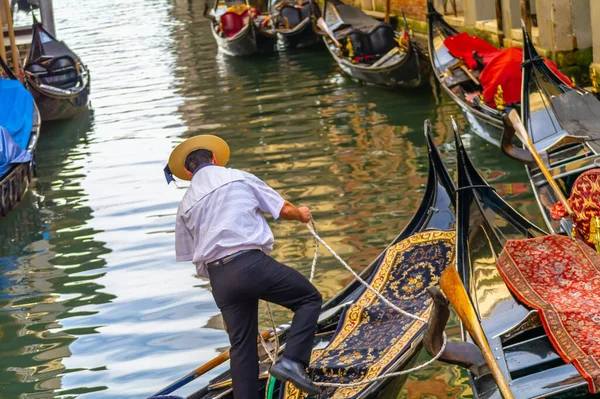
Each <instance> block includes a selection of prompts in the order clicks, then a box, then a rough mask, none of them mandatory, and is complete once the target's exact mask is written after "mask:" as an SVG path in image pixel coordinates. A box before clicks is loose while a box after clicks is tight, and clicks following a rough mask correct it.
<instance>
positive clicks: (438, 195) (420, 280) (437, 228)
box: [153, 129, 455, 399]
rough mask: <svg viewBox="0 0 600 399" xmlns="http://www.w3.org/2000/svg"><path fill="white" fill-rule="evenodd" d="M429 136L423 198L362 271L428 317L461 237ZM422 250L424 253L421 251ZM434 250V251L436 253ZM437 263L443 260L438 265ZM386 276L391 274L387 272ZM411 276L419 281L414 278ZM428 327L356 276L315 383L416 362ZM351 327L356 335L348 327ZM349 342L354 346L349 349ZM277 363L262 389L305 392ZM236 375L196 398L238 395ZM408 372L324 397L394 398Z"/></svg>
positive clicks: (328, 325) (342, 296)
mask: <svg viewBox="0 0 600 399" xmlns="http://www.w3.org/2000/svg"><path fill="white" fill-rule="evenodd" d="M428 130H429V129H428ZM428 142H429V146H430V151H429V175H428V180H427V185H426V187H425V192H424V196H423V200H422V202H421V204H420V206H419V208H418V210H417V212H416V213H415V215H414V216H413V218H412V219H411V221H410V222H409V223H408V225H407V226H406V227H405V229H404V230H403V231H402V232H401V233H400V234H399V235H398V236H397V238H396V239H394V241H392V242H391V244H390V245H389V246H388V248H386V250H384V251H383V252H382V254H381V255H379V256H378V257H377V258H376V259H375V260H374V261H373V262H372V263H371V264H370V265H369V266H368V267H367V268H366V269H365V270H364V271H363V272H362V273H361V276H362V278H363V279H365V280H366V281H368V282H370V283H371V284H372V285H373V287H374V288H375V289H378V290H380V291H379V292H382V293H383V294H384V295H386V297H387V298H388V299H390V300H392V301H393V302H394V303H396V305H397V306H399V307H401V308H403V309H406V310H408V311H411V312H413V313H417V314H421V315H423V317H424V318H427V316H426V315H427V314H428V311H429V309H430V306H431V300H430V299H429V297H428V295H427V293H426V291H425V289H426V287H427V286H429V284H434V285H435V284H436V283H437V278H438V276H439V274H440V273H441V270H443V269H444V268H445V267H446V266H447V265H450V264H452V262H453V258H454V249H453V248H454V236H455V232H454V220H455V217H454V209H453V198H454V185H453V183H452V180H451V178H450V176H449V174H448V172H447V170H446V169H445V168H444V165H443V163H442V161H441V159H440V155H439V153H438V152H437V150H434V149H432V148H433V147H432V145H433V144H432V143H433V141H432V139H431V137H428ZM421 250H423V251H421ZM411 251H412V252H411ZM416 253H423V254H424V255H422V256H421V255H414V254H416ZM411 254H412V255H414V257H413V258H411V260H407V261H406V262H403V261H402V260H403V259H404V256H409V255H411ZM412 255H411V256H412ZM429 255H431V256H432V257H431V258H428V256H429ZM434 264H435V266H433V265H434ZM418 265H421V266H423V267H425V268H426V269H427V268H428V267H429V266H430V265H431V269H430V270H429V269H428V270H424V269H423V268H421V266H418ZM397 275H404V277H403V278H401V279H396V278H394V277H395V276H397ZM386 276H387V277H388V278H385V277H386ZM411 279H416V280H415V281H411ZM382 282H383V283H382ZM387 282H390V284H387ZM392 283H393V284H392ZM399 283H400V284H399ZM419 284H421V285H419ZM391 286H394V287H397V291H395V294H394V295H392V291H394V290H396V288H393V289H391V290H389V288H390V287H391ZM417 286H418V287H421V288H419V290H418V291H417V292H413V291H411V290H412V289H414V288H415V287H417ZM403 289H406V290H408V291H406V292H405V294H406V296H405V297H404V298H403V299H401V298H399V297H397V296H396V295H397V294H398V293H399V292H404V291H403ZM401 296H402V295H401ZM363 312H367V313H368V314H369V315H370V317H371V318H372V319H373V320H374V319H377V321H376V322H375V321H374V323H373V324H369V323H365V322H368V320H369V318H366V317H364V315H363ZM357 317H358V319H357ZM357 320H358V323H356V324H355V325H354V327H353V328H350V329H348V328H345V327H348V326H349V325H350V324H351V323H354V322H355V321H357ZM365 328H370V331H369V334H368V336H369V340H368V342H365V340H364V339H363V337H364V336H366V335H365V333H366V332H365V330H364V329H365ZM424 329H425V327H424V325H423V323H421V322H418V321H415V320H414V319H409V318H407V317H406V316H403V315H400V314H398V313H396V312H395V311H394V310H393V309H391V308H387V305H385V306H383V305H382V304H380V303H378V300H377V299H376V298H375V297H374V296H373V294H372V293H371V292H370V291H368V290H366V288H365V287H364V286H363V285H361V284H360V282H358V281H356V280H354V281H353V282H351V283H350V284H349V285H348V286H346V287H345V288H344V289H342V290H341V291H340V292H339V293H338V294H337V295H336V296H334V297H333V298H332V299H330V300H329V301H328V302H327V303H326V304H324V305H323V308H322V312H321V316H320V319H319V324H318V330H317V335H316V338H315V342H314V349H315V350H316V351H318V352H314V353H313V360H312V363H311V365H310V366H309V371H310V373H311V375H312V378H313V379H314V380H315V381H319V382H323V381H329V382H341V383H345V382H350V381H360V380H364V379H365V378H366V377H365V375H369V378H370V377H372V376H374V375H378V374H379V373H381V372H391V371H396V370H401V369H404V368H407V367H410V366H411V365H413V364H414V363H415V361H416V358H417V355H418V354H419V352H420V349H421V342H422V339H423V333H424ZM349 331H351V333H348V332H349ZM278 332H279V340H280V342H281V344H282V345H285V342H286V334H287V326H286V325H284V326H281V327H280V328H278ZM346 333H348V334H346ZM344 334H346V335H344ZM386 340H390V341H386ZM359 344H362V345H359ZM271 345H272V343H271ZM344 345H347V346H346V347H344ZM259 348H260V346H259ZM361 351H370V356H371V360H370V361H369V364H370V365H371V366H372V367H371V368H370V369H364V368H362V367H364V366H365V365H364V364H362V363H364V362H363V361H361V360H360V356H355V357H352V356H353V355H351V354H352V353H355V354H356V353H360V352H361ZM340 363H342V364H347V367H348V368H344V367H339V365H340ZM269 364H270V362H269V359H268V357H267V356H266V355H265V352H264V351H262V356H261V368H260V369H261V370H262V371H263V372H264V373H263V374H262V375H261V386H262V392H261V395H265V390H267V393H268V395H267V396H266V397H267V398H286V399H291V398H300V397H303V396H301V395H300V393H299V392H298V391H297V390H295V389H294V388H293V386H290V384H289V383H288V384H285V385H283V386H282V384H280V383H279V382H275V381H274V380H272V379H271V380H268V379H267V370H268V367H269ZM335 365H337V366H335ZM333 368H335V371H334V370H333ZM323 370H331V371H332V374H333V377H327V375H329V374H328V373H323ZM366 371H368V373H367V372H366ZM352 373H358V374H352ZM190 376H191V377H195V375H194V374H193V373H191V374H190V375H188V376H186V377H184V378H182V379H181V380H179V381H178V382H176V383H174V384H172V385H171V386H170V387H169V388H167V389H163V390H161V391H160V392H158V393H157V394H155V395H154V396H153V397H155V398H158V397H160V395H167V394H170V393H171V392H173V389H175V388H178V387H180V386H181V385H182V384H183V383H184V382H187V381H189V379H190ZM336 376H337V378H336ZM230 378H231V377H230V374H229V371H225V372H224V373H222V374H221V375H219V376H217V377H216V378H214V379H213V380H212V381H210V382H209V383H208V385H207V386H205V387H203V388H202V389H200V390H199V391H197V392H196V393H194V394H192V395H191V396H189V397H188V398H194V399H200V398H203V399H208V398H213V399H215V398H228V399H231V398H232V397H233V396H232V394H231V379H230ZM405 378H406V376H400V377H397V378H396V379H393V378H390V379H384V380H381V381H378V382H375V383H371V384H366V385H362V386H360V387H357V388H354V390H352V392H350V391H349V390H345V391H338V390H337V389H333V390H332V389H331V388H327V389H324V390H323V392H322V394H321V396H320V398H321V399H326V398H332V397H345V398H355V399H356V398H362V399H364V398H374V397H379V396H378V395H384V394H385V395H389V396H387V397H395V396H394V394H395V393H398V392H399V390H400V389H401V387H402V385H403V384H404V382H405ZM340 389H343V388H340ZM336 394H338V395H342V394H343V396H336ZM261 397H262V396H261Z"/></svg>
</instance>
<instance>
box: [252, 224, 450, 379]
mask: <svg viewBox="0 0 600 399" xmlns="http://www.w3.org/2000/svg"><path fill="white" fill-rule="evenodd" d="M306 226H307V227H308V231H309V232H310V233H311V234H312V235H313V237H314V238H315V253H314V256H313V261H312V266H311V269H310V278H309V281H310V282H311V283H312V281H313V278H314V276H315V270H316V268H317V260H318V258H319V244H322V245H323V246H324V247H325V248H326V249H327V250H328V251H329V252H330V253H331V254H332V255H333V257H334V258H336V259H337V260H338V261H339V262H340V263H341V264H342V265H343V266H344V267H345V268H346V269H347V270H348V271H349V272H350V273H351V274H352V275H353V276H354V278H355V279H356V280H357V281H358V282H360V283H361V284H362V285H364V286H365V287H366V288H367V289H368V290H370V291H371V292H372V293H373V294H375V295H376V296H377V297H378V298H379V299H380V300H381V301H382V302H384V303H385V304H386V305H388V306H389V307H391V308H392V309H394V310H395V311H397V312H399V313H401V314H403V315H405V316H407V317H410V318H411V319H415V320H417V321H420V322H422V323H427V320H426V319H424V318H422V317H420V316H417V315H415V314H412V313H410V312H407V311H406V310H404V309H401V308H399V307H398V306H396V305H395V304H394V303H392V302H391V301H390V300H389V299H387V298H386V297H384V296H383V295H381V293H379V292H378V291H377V290H375V288H373V287H372V286H371V285H370V284H369V283H367V282H366V281H365V280H363V279H362V277H360V276H359V275H358V273H356V272H355V271H354V270H352V268H351V267H350V266H349V265H348V264H347V263H346V262H345V261H344V260H343V259H342V257H341V256H339V255H338V254H337V253H336V252H335V251H334V250H333V248H331V247H330V246H329V244H327V243H326V242H325V240H323V239H322V238H321V237H320V236H319V234H318V233H317V228H316V224H315V221H314V220H313V218H312V216H311V218H310V223H307V224H306ZM267 309H268V312H269V317H270V319H271V324H272V326H273V332H275V331H276V326H275V320H274V319H273V312H272V311H271V306H270V305H269V303H268V302H267ZM259 336H260V337H261V343H262V345H263V348H264V349H265V351H266V352H267V354H268V356H269V358H270V359H271V361H273V362H275V360H276V359H277V354H278V353H279V347H280V346H279V337H278V336H277V334H275V342H276V349H275V353H274V354H273V353H271V351H270V350H269V349H268V347H267V344H266V342H265V340H264V339H263V338H262V336H261V335H260V334H259ZM447 342H448V338H447V336H446V332H444V333H443V340H442V347H441V348H440V350H439V352H438V353H437V354H436V355H435V356H434V357H432V358H431V359H430V360H428V361H426V362H425V363H422V364H420V365H418V366H415V367H412V368H410V369H405V370H401V371H396V372H393V373H384V374H382V375H380V376H377V377H374V378H371V379H368V380H363V381H358V382H351V383H334V382H315V385H317V386H322V387H335V388H342V387H355V386H360V385H365V384H371V383H373V382H376V381H381V380H384V379H387V378H392V377H398V376H401V375H405V374H409V373H412V372H413V371H418V370H421V369H424V368H425V367H428V366H429V365H431V364H432V363H433V362H435V361H436V360H438V359H439V358H440V356H441V355H442V353H444V350H445V349H446V344H447Z"/></svg>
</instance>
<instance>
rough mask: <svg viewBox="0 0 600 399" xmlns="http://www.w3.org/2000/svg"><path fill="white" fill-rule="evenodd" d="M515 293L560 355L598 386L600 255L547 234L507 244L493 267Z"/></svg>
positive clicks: (592, 386) (579, 243)
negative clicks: (533, 311) (537, 318)
mask: <svg viewBox="0 0 600 399" xmlns="http://www.w3.org/2000/svg"><path fill="white" fill-rule="evenodd" d="M497 266H498V269H499V271H500V274H501V275H502V277H503V278H504V281H505V283H506V285H507V286H508V287H509V288H510V290H511V291H512V292H513V294H514V295H515V296H516V297H517V298H519V299H520V300H521V301H522V302H523V303H525V304H526V305H527V306H529V307H531V308H533V309H536V310H537V311H538V312H539V314H540V319H541V320H542V324H543V325H544V329H545V330H546V333H547V334H548V337H549V338H550V341H552V345H553V346H554V348H555V349H556V351H557V352H558V354H559V355H560V356H561V357H562V358H563V360H564V361H565V362H567V363H572V364H573V365H574V366H575V367H576V368H577V370H578V371H579V372H580V373H581V375H582V376H583V377H584V378H585V379H586V380H587V382H588V387H589V390H590V392H592V393H596V392H598V388H599V387H600V364H599V360H600V295H599V293H600V255H598V253H597V252H595V251H594V250H592V249H591V248H590V247H588V246H587V245H586V244H585V243H584V242H583V241H580V240H575V239H572V238H568V237H564V236H559V235H550V236H545V237H541V238H534V239H529V240H514V241H508V242H507V243H506V246H505V247H504V250H503V251H502V253H501V254H500V257H499V258H498V262H497Z"/></svg>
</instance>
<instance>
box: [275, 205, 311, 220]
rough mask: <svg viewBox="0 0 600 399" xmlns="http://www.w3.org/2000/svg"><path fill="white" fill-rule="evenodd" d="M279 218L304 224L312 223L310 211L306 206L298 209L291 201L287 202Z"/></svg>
mask: <svg viewBox="0 0 600 399" xmlns="http://www.w3.org/2000/svg"><path fill="white" fill-rule="evenodd" d="M279 217H281V218H283V219H285V220H297V221H299V222H302V223H308V222H310V211H309V209H308V207H306V206H301V207H299V208H296V206H295V205H294V204H292V203H291V202H290V201H285V202H284V203H283V207H282V208H281V212H280V213H279Z"/></svg>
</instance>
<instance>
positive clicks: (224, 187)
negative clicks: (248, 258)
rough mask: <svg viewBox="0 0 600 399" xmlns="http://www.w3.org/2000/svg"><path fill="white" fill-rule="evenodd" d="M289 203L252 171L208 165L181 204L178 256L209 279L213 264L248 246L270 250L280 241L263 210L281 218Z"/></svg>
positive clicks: (266, 251)
mask: <svg viewBox="0 0 600 399" xmlns="http://www.w3.org/2000/svg"><path fill="white" fill-rule="evenodd" d="M284 202H285V201H284V199H283V198H281V196H280V195H279V194H278V193H277V192H276V191H275V190H273V189H272V188H271V187H269V186H267V185H266V184H265V183H264V182H263V181H262V180H260V179H259V178H257V177H256V176H254V175H252V174H250V173H247V172H243V171H241V170H237V169H229V168H223V167H220V166H216V165H209V166H206V167H202V168H201V169H200V170H197V171H196V173H195V174H194V176H193V177H192V181H191V184H190V186H189V187H188V189H187V191H186V193H185V195H184V197H183V199H182V200H181V203H180V204H179V208H178V209H177V219H176V224H175V254H176V257H177V261H178V262H183V261H192V262H193V263H194V265H195V266H196V272H197V273H198V276H200V277H206V278H207V277H208V272H207V269H206V264H207V263H210V262H213V261H215V260H218V259H221V258H223V257H225V256H228V255H231V254H234V253H236V252H238V251H241V250H246V249H260V250H262V251H263V252H265V253H267V254H268V253H270V252H271V250H272V249H273V243H274V241H275V240H274V238H273V233H272V232H271V229H270V228H269V225H268V224H267V221H266V219H265V217H264V216H263V213H270V214H271V215H272V216H273V217H274V218H275V219H277V218H278V217H279V214H280V212H281V208H283V204H284Z"/></svg>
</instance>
